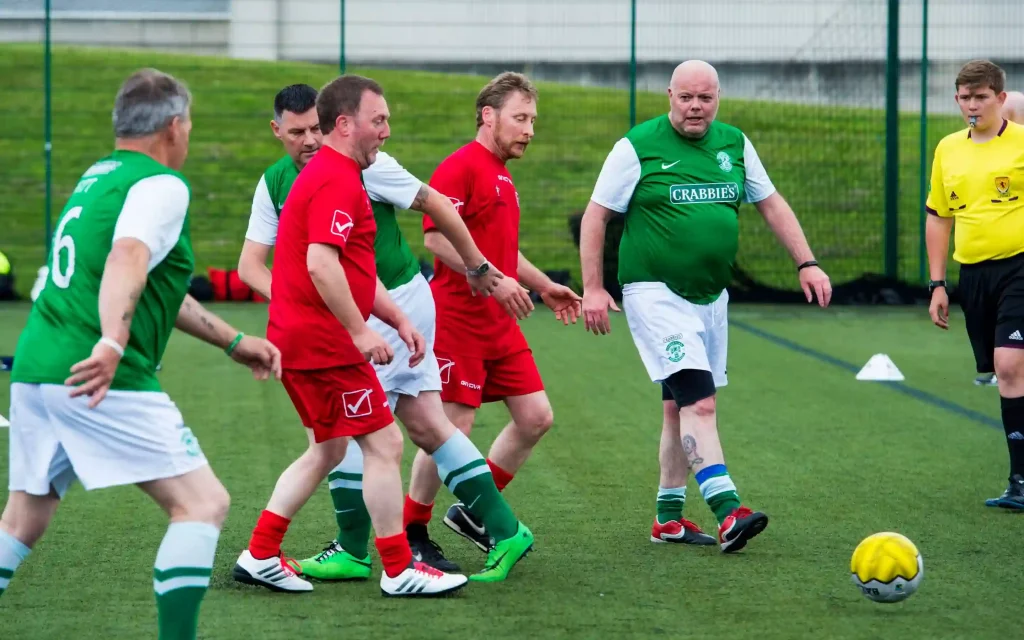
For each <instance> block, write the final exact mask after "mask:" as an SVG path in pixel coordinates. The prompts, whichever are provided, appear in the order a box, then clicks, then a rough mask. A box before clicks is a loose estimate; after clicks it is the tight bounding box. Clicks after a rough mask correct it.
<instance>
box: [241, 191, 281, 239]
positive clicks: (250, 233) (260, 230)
mask: <svg viewBox="0 0 1024 640" xmlns="http://www.w3.org/2000/svg"><path fill="white" fill-rule="evenodd" d="M277 224H278V219H277V209H275V208H274V201H273V200H271V198H270V190H269V189H267V176H265V175H264V176H262V177H260V183H259V184H258V185H256V193H254V194H253V196H252V213H250V214H249V228H248V229H246V231H245V239H246V240H252V241H253V242H258V243H260V244H265V245H267V246H271V247H272V246H274V243H276V242H277Z"/></svg>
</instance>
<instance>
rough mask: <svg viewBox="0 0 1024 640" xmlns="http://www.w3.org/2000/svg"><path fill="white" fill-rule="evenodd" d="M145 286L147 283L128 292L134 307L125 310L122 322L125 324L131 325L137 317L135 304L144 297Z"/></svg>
mask: <svg viewBox="0 0 1024 640" xmlns="http://www.w3.org/2000/svg"><path fill="white" fill-rule="evenodd" d="M145 288H146V285H145V284H143V285H142V286H140V287H138V288H137V289H135V291H132V292H131V293H130V294H128V299H129V300H130V301H131V305H132V308H131V309H126V310H125V312H124V313H122V314H121V322H123V323H124V324H126V325H130V324H131V323H132V318H133V317H135V305H136V304H137V303H138V302H139V298H141V297H142V290H143V289H145Z"/></svg>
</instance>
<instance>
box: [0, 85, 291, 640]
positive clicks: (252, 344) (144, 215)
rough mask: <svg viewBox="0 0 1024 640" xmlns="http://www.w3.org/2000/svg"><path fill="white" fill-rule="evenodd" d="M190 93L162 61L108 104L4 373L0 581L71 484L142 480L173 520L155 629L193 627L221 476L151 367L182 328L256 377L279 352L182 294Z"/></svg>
mask: <svg viewBox="0 0 1024 640" xmlns="http://www.w3.org/2000/svg"><path fill="white" fill-rule="evenodd" d="M190 103H191V96H190V95H189V92H188V89H187V88H186V87H185V85H184V84H182V83H181V82H179V81H178V80H176V79H175V78H173V77H172V76H170V75H167V74H165V73H161V72H159V71H157V70H155V69H144V70H141V71H139V72H136V73H135V74H133V75H132V76H131V77H129V78H128V79H127V80H126V81H125V82H124V84H123V85H122V86H121V90H120V91H119V92H118V94H117V99H116V100H115V105H114V112H113V125H114V127H113V128H114V136H115V142H114V151H113V153H111V154H110V155H108V156H107V157H106V158H103V159H101V160H99V161H97V162H96V163H94V164H93V165H92V166H91V167H89V169H88V170H86V171H85V173H84V174H83V175H82V177H81V178H80V179H79V181H78V184H77V186H76V187H75V189H74V191H73V192H72V193H71V196H70V197H69V199H68V202H67V204H66V205H65V207H64V210H63V212H61V215H60V218H59V219H58V221H57V229H56V232H55V234H54V238H53V249H52V251H51V253H50V269H49V272H48V275H47V279H46V282H45V285H44V286H43V288H42V290H41V291H40V293H39V296H38V298H37V299H36V301H35V304H34V305H33V307H32V311H31V313H30V314H29V319H28V323H27V324H26V326H25V329H24V330H23V331H22V332H21V337H20V338H19V341H18V348H17V351H16V354H17V362H16V364H15V365H14V371H13V372H12V374H11V420H10V422H11V424H10V431H9V435H10V460H11V468H10V486H9V488H10V494H9V496H8V500H7V506H6V507H5V509H4V512H3V517H2V518H0V594H2V593H3V592H4V590H5V589H6V588H7V586H8V584H9V582H10V580H11V578H12V577H13V575H14V572H15V570H16V569H17V568H18V565H19V564H20V563H21V562H22V561H23V560H25V558H26V557H27V556H28V554H29V550H30V549H31V548H32V547H33V546H34V545H35V543H36V542H38V541H39V539H40V538H41V537H42V536H43V534H44V533H45V531H46V529H47V528H48V526H49V524H50V521H51V520H52V518H53V516H54V514H55V513H56V511H57V508H58V506H59V505H60V503H61V501H62V499H63V497H64V495H65V492H66V491H67V490H68V488H69V487H70V485H71V483H72V482H74V481H75V480H76V479H77V480H79V481H80V482H81V483H82V485H83V486H84V487H85V488H86V490H92V489H102V488H105V487H113V486H122V485H128V484H134V485H136V486H138V487H139V488H140V489H142V490H143V491H145V492H146V493H147V494H148V495H149V496H150V497H151V498H153V500H154V501H155V502H157V503H158V504H159V505H160V507H161V508H162V509H163V510H164V511H165V512H167V514H168V516H169V517H170V519H171V522H170V525H169V526H168V528H167V533H166V535H165V536H164V538H163V542H161V544H160V549H159V551H157V554H156V563H155V565H154V571H153V589H154V591H155V593H156V605H157V610H158V613H159V637H160V638H162V639H167V640H170V639H172V638H173V639H175V640H186V639H189V638H195V637H196V629H197V625H198V619H199V608H200V605H201V603H202V601H203V597H204V596H205V594H206V590H207V588H208V587H209V584H210V574H211V572H212V571H213V560H214V555H215V552H216V549H217V542H218V539H219V537H220V530H221V525H222V524H223V522H224V518H225V517H226V516H227V512H228V503H229V497H228V493H227V490H226V489H225V488H224V486H223V485H222V484H221V483H220V481H219V480H218V479H217V477H216V475H214V473H213V471H212V470H211V469H210V466H209V464H208V463H207V460H206V457H205V456H204V455H203V452H202V450H201V449H200V447H199V443H198V442H197V441H196V438H195V436H194V435H193V434H192V431H191V429H189V428H188V427H186V426H185V421H184V420H183V419H182V416H181V412H180V411H179V410H178V408H177V407H176V406H175V405H174V403H173V402H172V401H171V399H170V398H169V397H168V396H167V394H166V393H163V392H162V391H161V389H160V382H159V380H158V379H157V377H156V369H157V365H158V363H159V362H160V358H161V356H162V355H163V353H164V350H165V349H166V347H167V342H168V340H169V339H170V336H171V333H172V332H173V330H174V329H175V328H178V329H180V330H181V331H184V332H185V333H188V334H189V335H192V336H194V337H196V338H199V339H200V340H203V341H204V342H207V343H210V344H213V345H215V346H217V347H219V348H220V349H223V350H224V351H225V352H226V353H227V354H228V355H229V356H230V357H231V358H232V359H233V360H235V361H236V362H239V363H241V364H244V365H246V366H247V367H249V368H250V369H252V371H253V374H254V375H255V377H256V378H257V379H264V380H265V379H267V378H269V377H270V376H271V375H274V376H275V377H279V376H280V374H281V370H280V365H281V362H280V358H281V354H280V352H279V351H278V350H277V348H276V347H274V346H273V345H272V344H270V343H269V342H267V341H266V340H263V339H260V338H255V337H251V336H245V335H244V334H242V333H241V332H240V331H238V330H237V329H234V328H233V327H231V326H230V325H228V324H227V323H226V322H224V321H223V320H221V319H220V318H218V317H217V316H215V315H213V314H212V313H210V312H209V311H207V310H205V309H203V307H202V306H201V305H200V304H199V303H198V302H196V301H195V300H194V299H192V297H191V296H189V295H188V288H189V280H190V278H191V276H192V271H193V267H194V266H195V261H194V259H193V255H192V244H191V241H190V239H189V223H188V205H189V200H190V190H189V186H188V183H187V182H186V180H185V177H184V176H183V175H182V174H181V173H180V170H181V167H182V165H184V163H185V158H186V156H187V154H188V145H189V133H190V131H191V128H192V121H191V117H190Z"/></svg>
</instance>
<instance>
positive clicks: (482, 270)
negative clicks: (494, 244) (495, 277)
mask: <svg viewBox="0 0 1024 640" xmlns="http://www.w3.org/2000/svg"><path fill="white" fill-rule="evenodd" d="M490 270H491V263H489V262H487V261H486V260H484V262H483V264H481V265H480V266H479V267H477V268H476V269H466V275H467V276H470V277H473V278H479V277H480V276H482V275H486V274H487V272H488V271H490Z"/></svg>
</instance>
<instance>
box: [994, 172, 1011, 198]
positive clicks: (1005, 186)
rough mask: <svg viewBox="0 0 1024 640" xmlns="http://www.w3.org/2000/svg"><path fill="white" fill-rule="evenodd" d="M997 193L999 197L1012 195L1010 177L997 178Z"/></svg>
mask: <svg viewBox="0 0 1024 640" xmlns="http://www.w3.org/2000/svg"><path fill="white" fill-rule="evenodd" d="M996 191H998V192H999V195H1001V196H1005V195H1006V194H1008V193H1010V177H1009V176H999V177H998V178H996Z"/></svg>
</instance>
